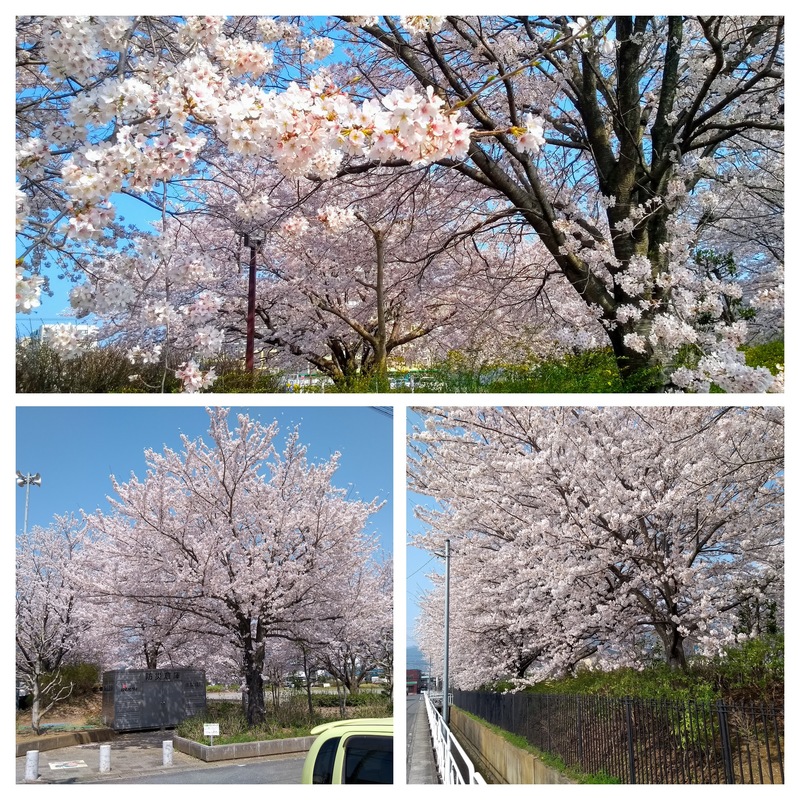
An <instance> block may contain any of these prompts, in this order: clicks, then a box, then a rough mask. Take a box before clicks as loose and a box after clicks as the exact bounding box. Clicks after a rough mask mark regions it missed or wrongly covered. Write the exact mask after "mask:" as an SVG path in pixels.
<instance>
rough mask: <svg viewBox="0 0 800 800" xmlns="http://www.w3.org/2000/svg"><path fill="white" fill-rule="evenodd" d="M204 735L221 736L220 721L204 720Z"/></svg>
mask: <svg viewBox="0 0 800 800" xmlns="http://www.w3.org/2000/svg"><path fill="white" fill-rule="evenodd" d="M203 736H219V722H204V723H203Z"/></svg>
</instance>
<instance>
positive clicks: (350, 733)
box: [302, 717, 394, 783]
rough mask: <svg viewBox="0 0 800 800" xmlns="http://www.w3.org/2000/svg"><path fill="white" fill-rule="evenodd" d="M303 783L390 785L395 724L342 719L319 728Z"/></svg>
mask: <svg viewBox="0 0 800 800" xmlns="http://www.w3.org/2000/svg"><path fill="white" fill-rule="evenodd" d="M311 733H312V735H314V736H316V737H317V738H316V740H315V741H314V744H312V745H311V749H310V750H309V751H308V755H307V756H306V762H305V764H304V765H303V781H302V782H303V783H392V778H393V770H392V756H393V743H394V721H393V719H392V718H391V717H387V718H384V719H343V720H338V721H337V722H327V723H325V724H324V725H318V726H317V727H316V728H314V729H313V730H312V731H311Z"/></svg>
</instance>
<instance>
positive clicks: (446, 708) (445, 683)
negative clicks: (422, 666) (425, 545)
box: [442, 539, 450, 725]
mask: <svg viewBox="0 0 800 800" xmlns="http://www.w3.org/2000/svg"><path fill="white" fill-rule="evenodd" d="M449 662H450V540H449V539H447V540H446V541H445V543H444V676H443V680H442V718H443V719H444V724H445V725H449V724H450V703H449V702H448V694H449V692H450V664H449Z"/></svg>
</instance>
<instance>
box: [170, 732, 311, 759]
mask: <svg viewBox="0 0 800 800" xmlns="http://www.w3.org/2000/svg"><path fill="white" fill-rule="evenodd" d="M315 738H316V737H314V736H299V737H297V738H294V739H269V740H265V741H260V742H239V743H237V744H215V745H207V744H200V743H199V742H195V741H194V740H193V739H184V738H183V737H182V736H174V737H173V739H172V741H173V743H174V747H175V749H176V750H178V751H179V752H181V753H185V754H186V755H188V756H192V757H193V758H197V759H199V760H200V761H206V762H216V761H230V760H233V759H237V758H257V757H259V756H282V755H290V754H292V753H306V752H308V750H309V749H310V747H311V745H312V744H313V743H314V739H315Z"/></svg>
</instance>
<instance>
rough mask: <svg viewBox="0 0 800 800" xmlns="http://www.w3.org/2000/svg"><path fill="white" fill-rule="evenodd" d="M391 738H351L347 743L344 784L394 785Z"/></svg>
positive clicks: (345, 747)
mask: <svg viewBox="0 0 800 800" xmlns="http://www.w3.org/2000/svg"><path fill="white" fill-rule="evenodd" d="M393 741H394V740H393V738H392V737H391V736H351V737H349V738H348V739H347V740H346V741H345V745H344V749H345V754H344V776H343V780H342V783H392V778H393V771H392V744H393Z"/></svg>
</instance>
